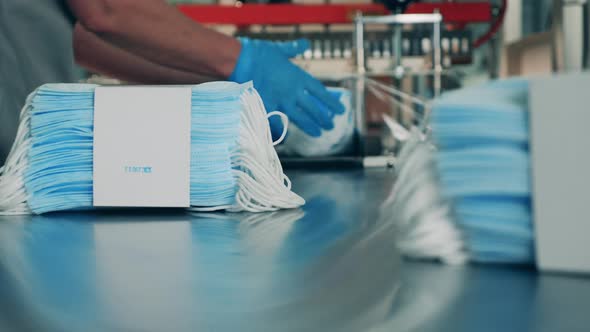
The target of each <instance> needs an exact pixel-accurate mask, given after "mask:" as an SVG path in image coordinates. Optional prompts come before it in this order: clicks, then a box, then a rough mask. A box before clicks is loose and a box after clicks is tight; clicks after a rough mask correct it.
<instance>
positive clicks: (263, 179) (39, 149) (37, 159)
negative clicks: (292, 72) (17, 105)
mask: <svg viewBox="0 0 590 332" xmlns="http://www.w3.org/2000/svg"><path fill="white" fill-rule="evenodd" d="M95 88H96V85H91V84H48V85H44V86H41V87H40V88H39V89H37V91H35V92H34V93H32V94H31V96H30V97H29V99H28V100H27V103H26V105H25V108H24V109H23V112H22V115H21V126H20V128H19V136H18V137H17V140H16V142H15V144H14V147H13V150H12V152H11V154H10V156H9V158H8V161H7V164H6V165H5V167H3V168H2V169H0V193H2V195H0V196H1V198H0V213H28V212H33V213H45V212H49V211H58V210H70V209H88V208H92V206H93V202H92V196H93V191H92V190H93V183H92V181H93V172H92V167H93V115H94V89H95ZM191 104H192V108H191V166H190V170H191V174H190V180H191V185H190V203H191V206H192V207H193V208H194V209H200V210H219V209H229V210H235V211H240V210H247V211H252V212H259V211H268V210H276V209H279V208H292V207H298V206H300V205H302V204H303V203H304V201H303V199H301V198H300V197H299V196H297V195H296V194H294V193H293V192H292V191H291V190H290V183H289V181H288V178H286V176H285V175H284V173H283V170H282V168H281V166H280V162H279V160H278V157H277V155H276V152H275V151H274V148H273V145H274V142H273V141H272V138H271V135H270V129H269V126H268V120H267V115H266V112H265V110H264V106H263V104H262V101H261V100H260V97H259V95H258V94H257V93H256V91H255V90H254V88H253V87H252V86H251V84H243V85H240V84H237V83H231V82H213V83H206V84H201V85H196V86H194V87H193V88H192V99H191Z"/></svg>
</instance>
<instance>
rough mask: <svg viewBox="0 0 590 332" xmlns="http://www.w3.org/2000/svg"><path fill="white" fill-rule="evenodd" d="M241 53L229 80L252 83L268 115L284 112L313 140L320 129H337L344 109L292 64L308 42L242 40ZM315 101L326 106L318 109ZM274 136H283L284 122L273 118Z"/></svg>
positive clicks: (319, 132) (272, 128) (306, 46)
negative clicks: (335, 127)
mask: <svg viewBox="0 0 590 332" xmlns="http://www.w3.org/2000/svg"><path fill="white" fill-rule="evenodd" d="M240 42H241V44H242V50H241V52H240V56H239V58H238V61H237V63H236V66H235V68H234V71H233V73H232V74H231V75H230V77H229V79H230V80H231V81H235V82H238V83H244V82H247V81H250V80H251V81H253V82H254V87H255V88H256V90H258V93H259V94H260V96H261V97H262V100H263V102H264V106H265V108H266V111H267V112H272V111H281V112H283V113H285V115H287V117H288V118H289V120H290V121H292V122H293V123H295V124H296V125H297V127H299V128H300V129H301V130H303V131H304V132H305V133H306V134H308V135H310V136H312V137H318V136H320V135H321V129H326V130H330V129H332V128H333V127H334V123H333V118H334V115H335V114H342V113H343V112H344V106H343V105H342V104H341V103H340V102H339V101H338V99H336V98H335V97H334V96H333V95H332V94H330V93H329V92H328V91H327V90H326V87H324V85H323V84H322V83H320V81H318V80H316V79H315V78H313V77H312V76H311V75H309V74H308V73H307V72H305V71H304V70H303V69H301V68H299V67H298V66H296V65H294V64H293V63H291V61H289V58H292V57H294V56H296V55H298V54H301V53H303V52H304V51H305V50H307V49H308V48H309V42H308V41H307V40H304V39H301V40H295V41H291V42H271V41H264V40H255V39H248V38H240ZM313 98H316V99H317V100H319V101H320V102H322V103H323V104H324V105H326V106H327V107H324V108H320V107H318V106H317V101H315V102H314V100H313ZM270 121H271V123H270V125H271V130H272V133H273V137H275V138H276V137H278V136H280V133H281V132H282V130H283V128H282V123H281V122H280V121H279V119H278V118H277V117H271V118H270Z"/></svg>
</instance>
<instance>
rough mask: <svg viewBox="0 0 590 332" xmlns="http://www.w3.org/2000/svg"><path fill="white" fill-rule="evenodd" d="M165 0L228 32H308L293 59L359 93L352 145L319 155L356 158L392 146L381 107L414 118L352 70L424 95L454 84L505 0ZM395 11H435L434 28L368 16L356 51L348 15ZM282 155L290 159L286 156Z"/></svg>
mask: <svg viewBox="0 0 590 332" xmlns="http://www.w3.org/2000/svg"><path fill="white" fill-rule="evenodd" d="M173 2H174V3H176V4H177V5H178V8H179V9H180V10H181V11H182V12H183V13H184V14H186V15H187V16H188V17H190V18H192V19H194V20H195V21H198V22H200V23H203V24H206V25H209V26H212V27H214V28H215V29H217V30H220V31H223V32H225V33H228V34H232V35H235V36H247V37H251V38H261V39H269V40H289V39H296V38H306V39H308V40H309V41H310V43H311V49H310V50H308V51H307V52H305V53H304V54H303V55H301V56H299V57H298V58H296V59H294V62H295V63H297V64H298V65H300V66H301V67H303V68H305V69H306V70H307V71H309V72H310V73H311V74H312V75H314V76H316V77H318V78H320V79H321V80H322V81H324V83H326V84H327V85H329V86H341V87H346V88H349V89H351V90H353V96H355V95H356V99H357V100H358V99H359V98H362V101H361V102H360V103H359V102H358V101H356V100H355V102H354V103H353V105H356V107H355V109H354V112H355V115H356V127H357V128H356V133H357V139H356V140H355V141H354V142H355V146H351V147H350V149H348V150H347V151H346V152H345V153H343V154H342V155H340V156H326V157H329V158H328V159H329V160H328V161H329V162H330V163H332V162H333V161H334V160H335V159H340V160H341V161H349V162H351V163H352V164H357V165H358V164H362V161H363V160H364V159H365V158H366V157H367V156H384V155H385V156H387V155H392V153H393V152H394V151H395V150H396V148H397V146H396V139H395V138H394V136H393V135H392V133H391V130H390V129H388V127H387V125H386V124H385V122H384V120H383V118H384V116H383V114H386V115H388V116H389V117H390V118H391V119H394V120H396V121H397V122H398V123H400V124H402V125H403V126H405V127H410V126H411V125H412V124H415V123H416V121H417V119H416V114H414V113H413V112H411V111H410V112H408V111H403V108H400V105H398V104H397V103H393V102H391V101H389V100H387V99H384V98H378V96H375V95H374V93H372V92H371V90H370V89H363V91H358V89H357V87H358V86H359V85H358V84H355V83H354V82H355V80H356V78H358V77H359V73H360V72H362V74H360V75H362V76H366V77H370V78H371V79H372V80H375V81H378V82H380V83H383V84H384V85H387V86H391V87H393V88H394V89H396V90H400V91H403V92H405V93H407V94H409V95H415V96H417V97H420V98H423V99H425V100H428V99H430V98H432V97H434V96H436V95H437V94H439V93H440V91H444V90H448V89H454V88H458V87H460V86H461V79H460V78H458V77H457V75H456V73H454V71H453V69H454V68H457V67H465V66H470V65H472V64H473V63H474V57H475V52H476V49H477V48H478V47H479V46H481V45H483V44H485V43H486V42H487V41H489V40H490V39H492V38H493V36H494V35H495V34H496V32H498V30H499V28H500V26H501V24H502V21H503V17H504V13H505V11H506V7H507V1H506V0H498V1H412V0H407V1H403V0H380V1H379V2H372V1H371V0H331V1H328V0H292V2H291V1H284V0H278V1H274V0H271V1H244V2H240V1H233V0H231V1H226V0H221V1H220V2H219V3H217V2H214V1H209V0H199V1H187V0H181V1H173ZM399 14H403V15H416V14H440V16H441V18H442V22H440V23H441V24H440V31H439V32H437V33H434V32H435V31H434V30H433V26H432V25H429V24H415V23H418V22H409V21H408V22H407V23H404V22H406V21H399V22H402V24H391V22H386V21H383V22H380V21H375V20H373V21H372V22H371V24H363V30H362V35H363V38H362V47H360V49H362V52H361V53H358V52H357V50H359V48H357V47H356V43H357V41H355V38H354V37H355V33H354V32H355V24H354V23H355V17H358V15H362V17H364V18H365V20H366V18H369V17H370V18H374V17H378V16H387V15H399ZM367 22H368V21H367ZM399 22H398V23H399ZM357 28H358V26H357ZM474 28H475V30H474ZM486 29H487V30H486ZM357 30H358V29H357ZM482 30H483V31H482ZM435 36H438V37H436V38H437V39H438V40H436V41H434V40H433V38H435ZM357 40H358V39H357ZM437 45H438V46H439V47H438V48H439V49H440V50H439V51H440V59H438V61H439V62H440V65H441V66H440V68H438V69H439V70H438V71H437V70H435V69H437V68H436V65H435V64H434V63H435V61H434V60H435V55H436V53H437V52H436V47H435V46H437ZM359 54H362V55H361V56H362V59H359ZM359 67H362V69H359ZM359 70H360V71H359ZM437 75H438V78H437ZM359 94H362V95H363V96H364V97H359V96H358V95H359ZM353 99H354V98H353ZM406 109H407V108H406ZM284 157H287V156H284ZM315 159H316V160H315V161H321V160H323V158H319V160H318V158H315ZM283 160H284V161H286V162H287V163H288V162H289V161H292V160H290V159H289V158H283ZM305 161H306V162H307V161H310V158H307V160H305Z"/></svg>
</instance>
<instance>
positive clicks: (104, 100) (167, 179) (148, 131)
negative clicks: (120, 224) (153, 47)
mask: <svg viewBox="0 0 590 332" xmlns="http://www.w3.org/2000/svg"><path fill="white" fill-rule="evenodd" d="M190 149H191V88H190V87H164V86H152V87H148V86H121V87H98V88H96V90H95V93H94V190H93V192H94V206H129V207H188V206H189V205H190Z"/></svg>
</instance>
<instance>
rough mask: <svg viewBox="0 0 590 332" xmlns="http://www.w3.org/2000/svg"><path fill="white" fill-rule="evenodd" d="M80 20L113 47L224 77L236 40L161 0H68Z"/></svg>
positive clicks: (233, 58)
mask: <svg viewBox="0 0 590 332" xmlns="http://www.w3.org/2000/svg"><path fill="white" fill-rule="evenodd" d="M68 3H69V4H70V7H71V9H72V11H73V12H74V14H75V15H76V16H77V18H78V20H79V22H80V24H82V25H83V26H84V27H85V28H86V29H87V30H89V31H91V32H93V33H95V34H96V35H98V36H99V37H100V38H102V39H104V40H106V41H108V42H109V43H111V44H113V45H116V46H117V47H119V48H121V49H123V50H125V51H127V52H129V53H132V54H134V55H136V56H140V57H143V58H145V59H147V60H149V61H150V62H153V63H156V64H159V65H161V66H164V67H169V68H175V69H178V70H181V71H186V72H190V73H194V74H199V75H205V76H208V77H214V78H220V79H223V78H227V77H228V76H229V75H230V74H231V72H232V71H233V68H234V66H235V63H236V61H237V58H238V55H239V52H240V44H239V42H238V41H237V40H236V39H234V38H232V37H229V36H226V35H223V34H221V33H218V32H216V31H213V30H211V29H207V28H205V27H204V26H202V25H199V24H197V23H195V22H193V21H192V20H190V19H188V18H187V17H185V16H184V15H183V14H182V13H180V12H179V11H178V10H177V9H176V8H174V7H172V6H169V5H168V4H166V3H165V2H164V1H163V0H92V1H88V0H68Z"/></svg>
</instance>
